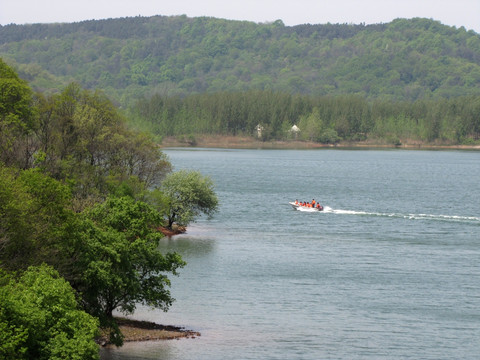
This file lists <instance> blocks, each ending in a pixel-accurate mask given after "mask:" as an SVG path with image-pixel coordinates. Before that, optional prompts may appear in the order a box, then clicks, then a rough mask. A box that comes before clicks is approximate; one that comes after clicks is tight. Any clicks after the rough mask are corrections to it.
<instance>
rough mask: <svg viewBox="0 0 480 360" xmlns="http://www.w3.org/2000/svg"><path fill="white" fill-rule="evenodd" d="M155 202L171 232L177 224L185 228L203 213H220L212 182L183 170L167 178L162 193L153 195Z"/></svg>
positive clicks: (206, 177) (195, 172) (197, 173)
mask: <svg viewBox="0 0 480 360" xmlns="http://www.w3.org/2000/svg"><path fill="white" fill-rule="evenodd" d="M152 199H153V201H154V203H155V204H156V206H157V208H158V209H159V210H160V212H161V213H162V214H164V216H165V217H166V218H167V219H168V223H167V227H168V228H170V229H171V228H172V226H173V224H174V223H176V224H178V225H180V226H186V225H188V224H189V223H191V222H192V221H194V220H195V219H196V218H197V217H198V216H199V215H201V214H202V213H203V214H206V215H208V216H211V215H213V214H214V213H215V212H216V211H217V210H218V198H217V195H216V194H215V191H214V183H213V181H212V179H210V177H208V176H203V175H202V174H201V173H200V172H198V171H187V170H180V171H176V172H173V173H170V174H168V175H167V176H166V178H165V180H164V181H163V182H162V185H161V187H160V192H158V191H157V192H154V194H153V197H152Z"/></svg>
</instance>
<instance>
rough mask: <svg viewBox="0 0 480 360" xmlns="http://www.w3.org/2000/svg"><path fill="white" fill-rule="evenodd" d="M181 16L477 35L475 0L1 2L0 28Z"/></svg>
mask: <svg viewBox="0 0 480 360" xmlns="http://www.w3.org/2000/svg"><path fill="white" fill-rule="evenodd" d="M182 14H185V15H187V16H188V17H197V16H211V17H216V18H223V19H232V20H249V21H254V22H267V21H274V20H277V19H281V20H282V21H283V22H284V23H285V25H288V26H292V25H298V24H306V23H310V24H325V23H328V22H330V23H332V24H336V23H342V24H343V23H353V24H359V23H366V24H372V23H387V22H390V21H392V20H393V19H396V18H413V17H424V18H429V19H434V20H438V21H440V22H441V23H442V24H445V25H449V26H456V27H457V28H459V27H461V26H464V27H465V28H466V29H467V30H474V31H475V32H477V33H480V0H288V1H287V0H0V24H1V25H7V24H11V23H15V24H27V23H30V24H31V23H53V22H77V21H82V20H91V19H107V18H118V17H127V16H128V17H130V16H137V15H141V16H152V15H182Z"/></svg>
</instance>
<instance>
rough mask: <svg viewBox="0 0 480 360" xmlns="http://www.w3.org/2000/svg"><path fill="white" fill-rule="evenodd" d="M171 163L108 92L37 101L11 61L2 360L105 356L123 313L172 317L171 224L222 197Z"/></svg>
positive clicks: (2, 165) (76, 90)
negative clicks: (140, 310) (102, 338)
mask: <svg viewBox="0 0 480 360" xmlns="http://www.w3.org/2000/svg"><path fill="white" fill-rule="evenodd" d="M171 170H172V166H171V164H170V162H169V161H168V158H167V157H166V155H165V154H163V153H162V152H161V151H160V150H159V148H158V146H157V144H155V143H154V142H153V140H152V138H151V137H150V136H149V135H147V134H143V133H139V132H136V131H133V130H130V129H129V128H128V127H127V126H126V123H125V119H124V118H123V116H122V115H121V114H120V112H119V111H118V110H117V108H116V107H115V106H114V105H113V104H112V102H111V101H110V100H109V99H107V98H106V97H105V95H103V94H102V93H100V92H93V91H90V90H85V89H82V88H81V87H80V86H79V85H77V84H73V83H72V84H71V85H69V86H67V87H66V88H65V89H64V90H63V91H62V92H60V93H58V94H53V95H45V94H42V93H33V92H32V90H31V89H30V87H29V85H28V83H27V82H25V81H24V80H22V79H20V78H19V76H18V74H16V72H15V71H14V70H13V69H12V68H10V67H9V66H7V65H6V64H5V63H4V62H3V61H2V60H1V59H0V359H98V357H99V353H98V346H97V344H96V343H95V339H96V338H97V337H98V335H99V328H101V329H103V331H104V332H105V333H106V334H107V337H108V338H109V341H111V342H112V343H114V344H116V345H121V344H122V341H123V336H122V333H121V332H120V330H119V327H118V325H117V320H116V318H115V317H114V316H113V312H114V310H118V311H120V312H122V313H124V314H130V313H132V312H133V311H134V310H135V308H136V306H137V305H138V304H145V305H148V306H151V307H156V308H160V309H162V310H164V311H166V310H168V308H169V307H170V305H171V304H172V302H173V300H174V299H173V297H172V296H171V294H170V291H169V287H170V284H171V280H170V275H178V271H179V269H181V268H182V267H184V266H185V262H184V261H183V260H182V258H181V257H180V255H179V254H177V253H174V252H169V253H166V254H163V253H161V252H160V251H159V250H158V245H159V240H160V239H161V238H162V237H163V232H162V231H161V230H162V228H164V227H166V228H168V229H169V230H173V227H174V225H177V226H186V225H188V224H189V223H190V222H192V221H194V220H195V218H196V217H197V216H199V215H200V214H202V213H204V214H207V215H212V214H213V213H214V212H215V211H216V208H217V204H218V200H217V197H216V195H215V193H214V191H213V183H212V181H211V180H210V179H209V178H208V177H204V176H202V175H201V174H200V173H198V172H195V171H181V172H171Z"/></svg>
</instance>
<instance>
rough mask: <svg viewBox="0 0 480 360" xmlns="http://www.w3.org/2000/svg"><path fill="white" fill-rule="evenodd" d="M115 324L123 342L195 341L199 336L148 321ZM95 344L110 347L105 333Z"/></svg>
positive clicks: (122, 320)
mask: <svg viewBox="0 0 480 360" xmlns="http://www.w3.org/2000/svg"><path fill="white" fill-rule="evenodd" d="M117 323H118V325H119V327H120V331H121V332H122V334H123V336H124V342H128V341H152V340H172V339H182V338H190V339H195V338H197V337H199V336H201V334H200V333H199V332H197V331H192V330H186V329H185V328H182V327H177V326H171V325H160V324H156V323H153V322H149V321H140V320H132V319H125V318H117ZM97 342H98V343H99V344H100V345H102V346H108V345H110V341H109V339H108V335H107V334H105V333H103V334H102V335H101V336H100V337H99V338H98V339H97Z"/></svg>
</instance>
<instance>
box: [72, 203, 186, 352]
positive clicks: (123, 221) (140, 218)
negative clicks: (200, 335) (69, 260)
mask: <svg viewBox="0 0 480 360" xmlns="http://www.w3.org/2000/svg"><path fill="white" fill-rule="evenodd" d="M162 222H163V219H162V218H161V216H160V214H159V213H158V211H156V210H155V209H154V208H153V207H151V206H150V205H148V204H146V203H143V202H140V201H135V200H134V199H132V198H131V197H121V198H109V199H107V200H106V201H105V202H103V203H101V204H98V205H96V206H95V207H94V208H92V209H91V210H89V211H87V212H86V213H85V215H84V220H83V223H82V226H81V227H82V228H81V232H80V233H79V236H78V239H77V240H76V243H75V244H74V246H73V247H72V248H75V252H73V253H72V254H71V255H72V257H73V258H74V259H76V260H75V261H76V263H75V264H72V271H71V282H72V284H73V285H74V287H75V288H76V289H77V290H78V291H79V292H80V293H81V294H82V301H83V303H84V306H85V308H86V309H87V311H88V312H89V313H90V314H93V315H95V316H97V317H98V318H99V319H100V321H101V324H102V325H103V326H105V327H110V328H111V330H112V332H111V340H112V341H113V342H114V343H115V344H117V345H119V344H121V343H122V336H121V334H120V332H119V331H118V328H117V326H116V322H115V319H114V318H113V311H114V310H118V311H120V312H123V313H125V314H131V313H133V311H134V310H135V308H136V306H137V304H141V303H143V304H145V305H148V306H152V307H155V308H160V309H162V310H164V311H167V310H168V308H169V307H170V305H171V304H172V302H173V301H174V299H173V297H172V296H171V294H170V291H169V290H168V287H169V286H170V280H169V278H168V277H167V275H166V274H167V273H171V274H173V275H177V270H178V269H179V268H181V267H183V266H184V265H185V262H184V261H183V260H182V258H181V257H180V255H178V254H177V253H167V254H165V255H164V254H162V253H161V252H160V251H159V250H158V242H159V239H160V238H162V237H163V234H162V233H161V232H160V231H159V230H158V228H159V227H160V225H161V224H162Z"/></svg>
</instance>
